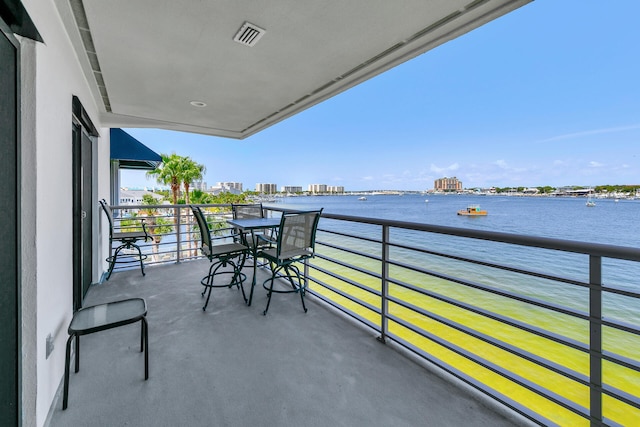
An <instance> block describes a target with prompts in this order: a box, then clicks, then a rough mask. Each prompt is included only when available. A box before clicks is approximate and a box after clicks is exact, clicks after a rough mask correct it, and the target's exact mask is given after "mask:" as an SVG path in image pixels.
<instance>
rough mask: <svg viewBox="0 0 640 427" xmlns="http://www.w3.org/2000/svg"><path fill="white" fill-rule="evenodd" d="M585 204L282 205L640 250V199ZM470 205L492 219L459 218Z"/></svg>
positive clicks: (453, 198)
mask: <svg viewBox="0 0 640 427" xmlns="http://www.w3.org/2000/svg"><path fill="white" fill-rule="evenodd" d="M427 199H428V202H425V200H427ZM585 202H586V199H585V198H560V197H558V198H552V197H508V196H464V195H446V196H445V195H428V196H423V195H404V196H386V195H385V196H383V195H373V196H367V200H366V201H359V200H358V196H316V197H314V196H309V197H288V198H283V199H282V203H278V207H290V208H292V209H307V208H309V209H312V208H320V207H323V208H324V211H325V212H329V213H336V214H345V215H355V216H364V217H371V218H385V219H394V220H400V221H409V222H419V223H425V224H435V225H446V226H451V227H461V228H473V229H481V230H492V231H501V232H506V233H517V234H525V235H533V236H543V237H554V238H559V239H568V240H579V241H584V242H594V243H606V244H612V245H619V246H631V247H638V246H640V200H620V201H619V202H615V201H614V200H608V199H603V200H597V206H596V207H593V208H587V207H586V206H585ZM470 204H479V205H480V206H481V208H482V209H486V210H487V211H488V212H489V215H487V216H486V217H481V218H479V217H462V216H458V215H456V211H458V210H459V209H464V208H466V207H467V205H470Z"/></svg>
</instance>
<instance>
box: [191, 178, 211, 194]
mask: <svg viewBox="0 0 640 427" xmlns="http://www.w3.org/2000/svg"><path fill="white" fill-rule="evenodd" d="M190 189H191V190H200V191H207V183H206V181H203V180H202V179H197V180H195V181H192V182H191V188H190Z"/></svg>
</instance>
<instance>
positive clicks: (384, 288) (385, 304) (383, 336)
mask: <svg viewBox="0 0 640 427" xmlns="http://www.w3.org/2000/svg"><path fill="white" fill-rule="evenodd" d="M381 258H382V274H381V275H382V281H381V289H380V291H381V294H382V301H381V306H380V336H379V337H378V340H379V341H381V342H383V343H386V342H387V327H388V324H387V321H388V319H387V313H388V312H389V301H388V300H387V296H388V292H389V283H388V281H387V279H388V277H389V263H388V261H389V226H388V225H383V226H382V256H381Z"/></svg>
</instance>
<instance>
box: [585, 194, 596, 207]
mask: <svg viewBox="0 0 640 427" xmlns="http://www.w3.org/2000/svg"><path fill="white" fill-rule="evenodd" d="M585 205H586V206H587V207H588V208H592V207H594V206H595V205H596V202H594V201H593V199H592V198H591V191H589V196H588V198H587V203H585Z"/></svg>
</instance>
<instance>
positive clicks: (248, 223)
mask: <svg viewBox="0 0 640 427" xmlns="http://www.w3.org/2000/svg"><path fill="white" fill-rule="evenodd" d="M227 223H228V224H229V225H231V226H233V227H235V228H237V229H239V230H240V231H241V232H242V236H243V239H245V240H246V233H247V232H250V233H251V242H246V241H245V242H244V244H245V245H247V246H248V247H249V250H250V251H251V255H252V256H253V278H252V279H251V292H249V301H248V302H247V305H251V300H252V299H253V288H254V287H255V286H256V268H257V264H258V263H257V261H256V254H257V253H258V248H259V245H258V242H257V239H256V238H255V234H254V233H255V232H256V231H258V230H267V229H272V230H273V229H276V228H278V227H279V226H280V218H240V219H230V220H227Z"/></svg>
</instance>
